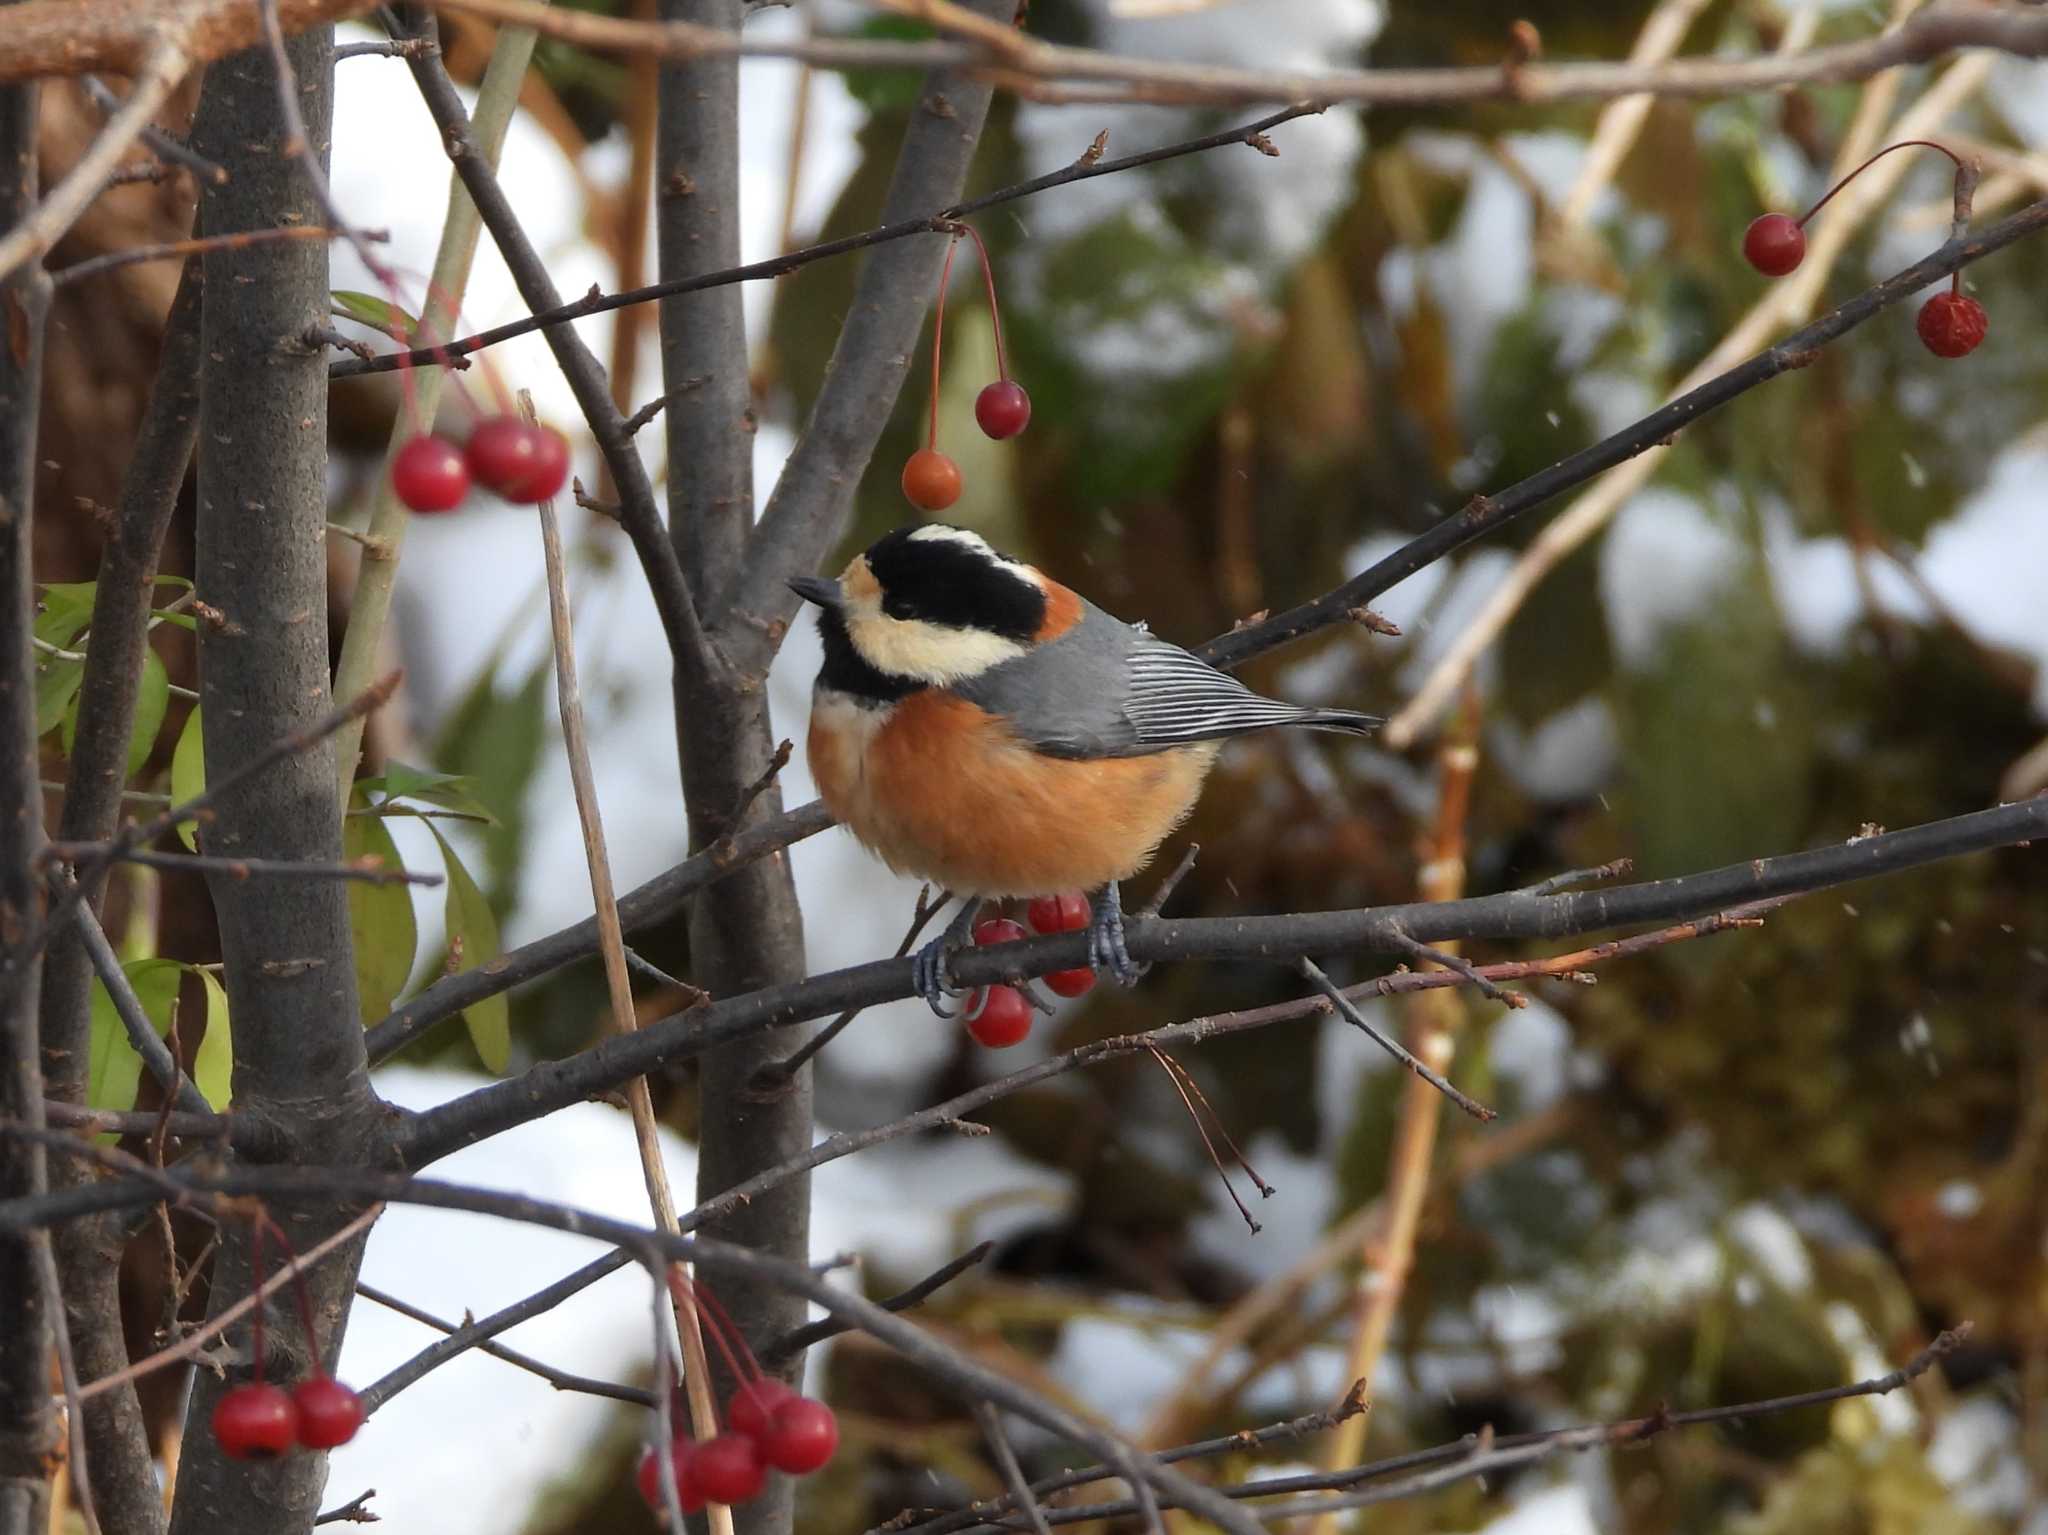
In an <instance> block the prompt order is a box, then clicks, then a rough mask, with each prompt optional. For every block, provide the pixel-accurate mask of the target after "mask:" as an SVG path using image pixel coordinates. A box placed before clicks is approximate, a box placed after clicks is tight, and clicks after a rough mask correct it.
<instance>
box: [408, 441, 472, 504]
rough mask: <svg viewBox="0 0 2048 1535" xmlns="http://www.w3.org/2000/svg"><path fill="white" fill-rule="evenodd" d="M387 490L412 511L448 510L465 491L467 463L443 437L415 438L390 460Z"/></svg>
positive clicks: (456, 449)
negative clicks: (389, 485) (388, 488)
mask: <svg viewBox="0 0 2048 1535" xmlns="http://www.w3.org/2000/svg"><path fill="white" fill-rule="evenodd" d="M391 489H392V491H393V493H394V494H395V495H397V497H398V499H399V500H400V501H402V502H404V503H405V504H406V506H407V507H409V508H410V509H411V510H413V511H415V512H452V511H454V510H455V508H456V507H458V506H460V505H462V498H463V497H464V496H466V495H468V494H469V466H468V465H467V464H465V463H464V462H463V460H462V450H461V449H460V448H458V447H456V446H455V444H454V443H452V442H450V441H449V440H448V439H447V438H445V437H427V436H421V437H415V438H413V439H411V440H410V441H409V442H407V443H406V444H405V446H404V447H402V448H400V449H399V450H398V453H397V456H396V457H394V458H393V459H392V460H391Z"/></svg>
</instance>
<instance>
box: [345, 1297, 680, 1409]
mask: <svg viewBox="0 0 2048 1535" xmlns="http://www.w3.org/2000/svg"><path fill="white" fill-rule="evenodd" d="M356 1294H358V1295H360V1296H362V1297H363V1299H364V1300H372V1301H375V1302H376V1303H377V1304H378V1305H380V1306H383V1307H385V1308H387V1309H388V1310H391V1311H395V1312H397V1313H398V1314H399V1315H400V1316H402V1317H409V1318H411V1319H412V1320H413V1321H415V1322H418V1323H419V1324H420V1325H421V1326H423V1327H431V1328H433V1329H434V1331H436V1332H438V1333H441V1334H444V1335H446V1336H453V1335H454V1334H456V1333H458V1332H461V1331H462V1330H463V1328H462V1327H460V1326H457V1325H456V1324H455V1323H453V1322H444V1321H442V1320H441V1318H439V1317H437V1316H435V1315H434V1314H433V1313H432V1312H431V1311H422V1310H421V1309H420V1308H419V1307H418V1306H415V1305H413V1304H412V1303H411V1302H410V1301H406V1300H402V1299H400V1298H399V1297H398V1296H396V1295H392V1294H390V1293H389V1292H388V1291H384V1290H380V1289H378V1288H377V1287H376V1286H375V1285H367V1284H364V1283H362V1281H360V1280H358V1281H357V1282H356ZM464 1325H465V1326H466V1325H467V1324H464ZM471 1346H472V1347H473V1348H475V1349H476V1350H477V1351H478V1352H479V1353H483V1354H489V1355H490V1356H491V1357H492V1358H493V1359H501V1360H503V1361H504V1362H505V1363H506V1364H509V1365H512V1366H513V1367H514V1368H516V1369H521V1370H524V1371H526V1373H527V1374H529V1375H538V1376H539V1377H540V1378H541V1379H542V1380H544V1381H546V1382H547V1383H548V1384H549V1385H550V1386H553V1387H554V1388H555V1389H556V1390H557V1391H573V1392H578V1393H580V1394H582V1395H584V1396H601V1397H606V1398H608V1399H610V1400H611V1401H614V1402H631V1403H632V1404H633V1405H634V1406H636V1407H647V1408H652V1407H653V1406H654V1393H653V1392H652V1391H643V1390H641V1389H640V1388H639V1387H638V1386H621V1385H619V1384H617V1383H616V1382H614V1381H608V1380H598V1379H596V1378H595V1377H594V1376H589V1375H576V1374H573V1373H571V1372H570V1371H567V1370H558V1369H556V1368H555V1367H554V1366H553V1365H551V1364H544V1363H542V1362H541V1361H540V1360H538V1359H535V1358H534V1357H533V1356H532V1355H531V1354H522V1353H520V1352H519V1350H517V1349H516V1348H507V1347H506V1346H505V1345H504V1344H502V1343H493V1342H491V1341H490V1340H488V1339H484V1338H479V1339H478V1340H476V1342H475V1343H474V1344H472V1345H471ZM383 1400H388V1397H387V1398H384V1399H383Z"/></svg>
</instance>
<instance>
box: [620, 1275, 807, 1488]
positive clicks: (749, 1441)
mask: <svg viewBox="0 0 2048 1535" xmlns="http://www.w3.org/2000/svg"><path fill="white" fill-rule="evenodd" d="M689 1289H690V1291H691V1293H692V1294H693V1295H694V1297H695V1298H696V1300H697V1302H698V1303H699V1304H698V1308H697V1317H698V1320H699V1321H700V1322H701V1323H702V1324H703V1327H704V1331H705V1333H706V1334H707V1335H708V1336H709V1337H710V1338H711V1340H712V1342H714V1343H715V1344H717V1346H718V1350H719V1353H720V1354H721V1355H723V1356H724V1358H725V1362H726V1367H727V1368H728V1369H730V1370H731V1371H732V1373H733V1375H734V1376H735V1377H736V1378H737V1379H738V1380H739V1382H740V1385H739V1386H738V1388H737V1389H736V1390H734V1392H733V1394H732V1396H731V1397H730V1398H729V1399H728V1400H727V1402H726V1404H725V1424H726V1426H725V1432H723V1433H720V1434H714V1435H713V1436H712V1437H711V1438H709V1439H705V1440H702V1441H701V1442H700V1441H699V1440H697V1439H695V1438H693V1437H692V1436H691V1434H690V1433H689V1431H688V1430H687V1429H685V1428H681V1427H678V1429H677V1430H676V1435H675V1438H674V1439H673V1440H671V1441H670V1443H669V1445H668V1447H667V1456H668V1461H669V1464H670V1465H671V1466H672V1467H673V1468H674V1471H675V1479H676V1496H677V1501H678V1502H679V1503H680V1504H681V1505H682V1510H683V1512H684V1513H686V1514H694V1513H696V1512H698V1511H699V1510H700V1509H702V1508H703V1507H704V1505H705V1504H706V1503H724V1504H726V1505H728V1506H731V1505H734V1504H739V1503H747V1502H751V1501H752V1500H753V1499H754V1498H756V1497H758V1496H759V1495H760V1492H761V1488H762V1487H763V1486H764V1485H765V1484H766V1482H767V1480H768V1472H769V1471H770V1470H771V1469H772V1470H776V1471H781V1472H785V1473H787V1474H788V1475H790V1476H808V1475H810V1474H811V1473H812V1472H813V1471H817V1470H820V1469H822V1468H823V1467H824V1466H825V1465H826V1464H827V1463H829V1462H830V1461H831V1459H832V1456H833V1452H834V1451H836V1450H837V1449H838V1448H839V1420H838V1418H836V1417H835V1416H833V1413H832V1409H831V1408H829V1407H827V1406H826V1405H825V1404H824V1403H823V1402H820V1401H818V1400H817V1399H816V1398H814V1397H808V1396H805V1395H803V1394H802V1393H801V1392H799V1391H797V1390H796V1389H795V1388H793V1387H790V1386H786V1385H784V1384H783V1383H782V1382H781V1381H779V1380H777V1379H775V1378H774V1377H773V1376H772V1375H769V1374H768V1373H767V1372H766V1371H765V1370H763V1369H762V1368H761V1362H760V1360H758V1359H756V1358H755V1357H754V1351H753V1350H752V1349H750V1348H748V1347H747V1340H746V1338H745V1336H744V1335H743V1334H742V1333H741V1332H740V1330H739V1328H738V1327H737V1326H736V1325H735V1324H734V1322H733V1320H732V1318H731V1317H730V1316H728V1315H726V1311H725V1308H724V1307H723V1306H721V1305H720V1304H719V1303H718V1299H717V1297H716V1296H714V1295H712V1294H711V1292H710V1291H709V1290H708V1289H707V1288H706V1287H705V1286H704V1285H703V1284H701V1283H698V1284H692V1285H690V1286H689ZM678 1407H680V1403H679V1404H678ZM662 1453H663V1452H662V1449H661V1447H660V1446H658V1445H649V1446H648V1447H647V1451H646V1453H645V1454H643V1455H642V1456H641V1457H640V1466H639V1469H638V1470H637V1471H636V1472H635V1473H634V1484H635V1485H636V1486H637V1487H638V1488H639V1489H640V1496H641V1497H642V1498H644V1499H645V1500H646V1502H647V1506H648V1507H649V1508H652V1509H654V1510H655V1511H656V1512H659V1511H660V1510H661V1508H662V1506H663V1505H662V1489H661V1466H662Z"/></svg>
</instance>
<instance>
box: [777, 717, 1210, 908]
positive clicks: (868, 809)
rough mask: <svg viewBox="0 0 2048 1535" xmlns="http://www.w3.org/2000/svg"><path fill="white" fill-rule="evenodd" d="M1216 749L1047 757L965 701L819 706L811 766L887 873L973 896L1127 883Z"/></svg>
mask: <svg viewBox="0 0 2048 1535" xmlns="http://www.w3.org/2000/svg"><path fill="white" fill-rule="evenodd" d="M1215 756H1216V747H1215V746H1214V745H1213V744H1208V743H1204V744H1201V745H1197V746H1184V747H1177V748H1175V749H1173V750H1171V751H1165V752H1158V753H1155V754H1153V755H1151V756H1146V757H1113V758H1105V759H1103V760H1100V761H1094V762H1074V761H1068V760H1065V759H1063V758H1057V757H1046V756H1041V755H1040V754H1038V753H1037V752H1034V751H1032V750H1030V749H1029V748H1028V747H1025V746H1023V745H1021V744H1019V742H1018V741H1017V740H1016V738H1015V737H1014V736H1012V735H1011V734H1010V732H1009V730H1008V729H1007V728H1006V727H1005V726H1003V725H1002V724H1001V723H999V722H998V721H996V720H995V719H993V718H991V717H990V716H989V715H987V714H985V713H984V712H983V711H981V710H980V709H978V708H976V707H975V706H974V705H973V704H970V703H968V702H966V701H965V700H964V699H959V698H954V697H950V696H948V695H946V694H943V693H919V694H916V695H914V696H913V697H911V698H907V699H905V700H904V701H903V702H901V703H899V704H897V705H895V706H894V707H893V708H892V709H889V710H888V711H886V712H882V711H872V710H861V709H857V708H855V707H853V706H852V705H850V704H846V703H843V702H840V701H837V700H832V701H821V702H820V703H819V704H818V705H817V707H816V708H814V710H813V712H812V716H811V733H810V762H811V773H812V776H813V777H814V778H815V779H816V781H817V784H818V792H819V794H820V795H821V796H823V798H824V800H825V803H826V805H827V806H829V807H830V808H831V810H832V813H833V814H834V815H836V816H838V817H839V819H840V820H841V821H842V822H844V823H845V824H846V825H847V826H848V827H849V828H851V830H852V831H853V833H854V835H855V836H857V837H858V838H860V840H861V841H862V842H863V843H865V844H866V845H867V846H868V847H869V848H870V849H872V850H873V851H874V852H875V853H876V854H877V855H879V856H880V857H881V858H882V860H883V861H884V862H886V863H887V864H888V865H889V866H890V867H891V868H893V869H895V870H897V871H898V872H900V873H904V874H909V875H912V876H913V877H915V878H918V879H928V880H933V881H936V882H937V883H939V884H941V885H944V886H946V887H947V888H948V889H951V890H956V891H962V892H973V893H974V894H977V895H988V896H1011V895H1048V894H1051V893H1053V892H1055V891H1060V890H1086V889H1092V888H1094V887H1096V886H1098V885H1103V884H1107V883H1108V882H1109V881H1110V880H1113V879H1125V878H1128V877H1129V876H1130V875H1132V874H1135V873H1137V872H1138V870H1140V869H1142V868H1144V866H1145V865H1146V864H1147V863H1148V862H1150V861H1151V858H1152V855H1153V853H1154V852H1156V851H1157V850H1158V847H1159V844H1160V843H1161V842H1162V841H1164V840H1165V838H1166V835H1167V833H1169V832H1171V831H1172V830H1173V828H1174V827H1175V826H1177V825H1179V824H1180V822H1181V820H1182V818H1183V817H1185V816H1186V815H1187V813H1188V811H1189V810H1190V809H1192V808H1193V806H1194V803H1195V798H1196V796H1197V795H1198V794H1199V793H1200V792H1201V787H1202V779H1203V777H1204V776H1205V775H1206V774H1207V773H1208V770H1209V764H1210V763H1211V762H1213V761H1214V760H1215Z"/></svg>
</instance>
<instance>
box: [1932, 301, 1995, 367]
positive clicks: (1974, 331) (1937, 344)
mask: <svg viewBox="0 0 2048 1535" xmlns="http://www.w3.org/2000/svg"><path fill="white" fill-rule="evenodd" d="M1990 325H1991V318H1990V316H1989V315H1987V314H1985V313H1984V306H1983V305H1982V304H1980V303H1978V302H1977V301H1976V300H1975V299H1973V298H1971V297H1970V296H1969V295H1968V294H1967V293H1957V292H1955V291H1953V290H1951V291H1949V292H1947V293H1937V294H1935V295H1934V297H1933V298H1931V299H1929V300H1928V301H1927V302H1926V303H1924V304H1922V305H1921V306H1920V313H1919V314H1918V315H1917V316H1915V317H1914V320H1913V328H1914V329H1915V330H1917V331H1918V332H1919V333H1920V342H1921V345H1923V346H1925V347H1926V348H1927V350H1928V351H1930V352H1932V353H1933V354H1934V355H1935V356H1936V357H1965V356H1968V355H1969V354H1970V353H1971V352H1974V351H1976V350H1977V347H1978V344H1979V343H1981V342H1982V341H1983V339H1984V333H1985V332H1986V331H1987V330H1988V329H1989V328H1990Z"/></svg>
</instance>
